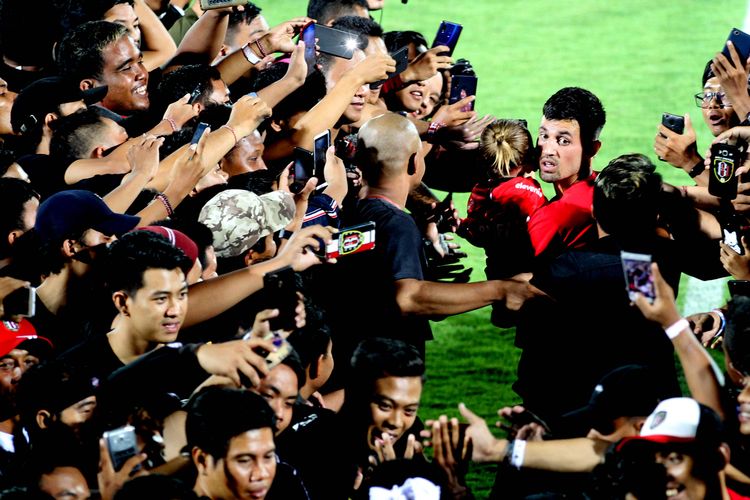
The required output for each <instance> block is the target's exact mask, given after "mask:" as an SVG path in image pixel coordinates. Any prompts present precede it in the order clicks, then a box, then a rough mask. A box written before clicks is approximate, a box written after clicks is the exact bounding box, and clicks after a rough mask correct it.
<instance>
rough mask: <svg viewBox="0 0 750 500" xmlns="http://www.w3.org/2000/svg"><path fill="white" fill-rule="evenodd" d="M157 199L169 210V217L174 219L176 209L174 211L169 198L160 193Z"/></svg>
mask: <svg viewBox="0 0 750 500" xmlns="http://www.w3.org/2000/svg"><path fill="white" fill-rule="evenodd" d="M155 198H156V199H157V200H159V201H160V202H161V204H162V205H164V208H165V209H166V210H167V217H172V214H173V213H174V209H172V204H171V203H169V198H167V195H165V194H164V193H159V194H157V195H156V196H155Z"/></svg>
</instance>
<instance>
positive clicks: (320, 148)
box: [313, 130, 331, 184]
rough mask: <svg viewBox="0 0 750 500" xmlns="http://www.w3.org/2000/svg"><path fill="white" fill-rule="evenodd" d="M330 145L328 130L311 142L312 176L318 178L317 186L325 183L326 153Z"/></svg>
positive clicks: (329, 132)
mask: <svg viewBox="0 0 750 500" xmlns="http://www.w3.org/2000/svg"><path fill="white" fill-rule="evenodd" d="M330 145H331V131H330V130H326V131H325V132H322V133H320V134H318V135H317V136H315V139H314V140H313V148H314V151H313V165H314V166H313V175H314V176H315V177H317V178H318V184H322V183H323V182H325V174H324V170H325V166H326V152H327V151H328V148H329V146H330Z"/></svg>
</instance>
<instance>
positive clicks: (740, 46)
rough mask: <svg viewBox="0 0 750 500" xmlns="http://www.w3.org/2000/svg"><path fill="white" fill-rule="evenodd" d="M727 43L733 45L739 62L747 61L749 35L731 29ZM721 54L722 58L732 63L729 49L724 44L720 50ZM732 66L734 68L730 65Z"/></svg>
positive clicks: (749, 53) (749, 42)
mask: <svg viewBox="0 0 750 500" xmlns="http://www.w3.org/2000/svg"><path fill="white" fill-rule="evenodd" d="M727 41H730V42H732V44H733V45H734V49H735V50H736V51H737V53H738V54H739V56H740V60H742V61H743V62H744V61H747V58H748V56H750V35H748V34H747V33H745V32H744V31H742V30H739V29H737V28H733V29H732V31H730V32H729V36H728V37H727ZM721 53H722V54H724V56H725V57H726V58H727V59H728V60H729V62H730V63H732V58H731V56H730V55H729V47H727V44H726V43H725V44H724V48H723V49H722V51H721ZM732 66H734V64H732Z"/></svg>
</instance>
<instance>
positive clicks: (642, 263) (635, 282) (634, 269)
mask: <svg viewBox="0 0 750 500" xmlns="http://www.w3.org/2000/svg"><path fill="white" fill-rule="evenodd" d="M620 259H621V260H622V270H623V271H624V273H625V284H626V289H627V291H628V297H630V300H635V294H636V292H640V293H641V295H643V296H644V297H646V299H648V301H649V302H652V303H653V301H654V299H656V289H655V288H654V277H653V275H652V274H651V256H650V255H648V254H645V253H633V252H620Z"/></svg>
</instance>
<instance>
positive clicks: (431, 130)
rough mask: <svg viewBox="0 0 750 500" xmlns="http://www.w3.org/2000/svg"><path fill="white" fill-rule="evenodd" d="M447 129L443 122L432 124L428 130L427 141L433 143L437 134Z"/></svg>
mask: <svg viewBox="0 0 750 500" xmlns="http://www.w3.org/2000/svg"><path fill="white" fill-rule="evenodd" d="M443 127H445V123H443V122H430V127H429V128H428V129H427V140H428V141H431V140H432V139H434V138H435V134H436V133H437V131H438V130H440V129H441V128H443Z"/></svg>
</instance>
